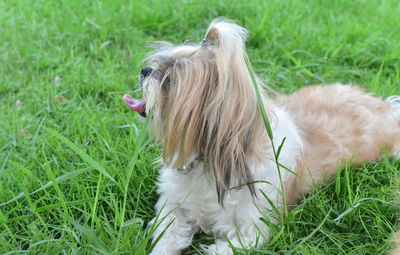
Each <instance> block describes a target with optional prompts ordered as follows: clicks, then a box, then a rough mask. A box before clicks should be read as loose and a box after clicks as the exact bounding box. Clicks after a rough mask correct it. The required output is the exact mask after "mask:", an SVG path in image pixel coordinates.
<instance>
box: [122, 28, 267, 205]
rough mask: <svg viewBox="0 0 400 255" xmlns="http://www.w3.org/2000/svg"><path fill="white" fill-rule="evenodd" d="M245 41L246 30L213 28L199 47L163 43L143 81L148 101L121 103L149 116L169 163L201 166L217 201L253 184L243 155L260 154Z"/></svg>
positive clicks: (256, 110)
mask: <svg viewBox="0 0 400 255" xmlns="http://www.w3.org/2000/svg"><path fill="white" fill-rule="evenodd" d="M245 39H246V31H245V30H244V29H243V28H241V27H239V26H237V25H233V24H229V25H226V23H218V22H216V23H215V26H213V24H211V26H210V28H209V29H208V31H207V34H206V37H205V40H203V42H202V43H201V44H200V45H194V46H192V45H182V46H172V45H170V44H166V43H164V44H161V45H160V46H158V49H157V50H155V51H154V52H153V53H151V54H150V55H149V56H148V57H147V58H146V61H147V62H148V63H149V66H146V67H144V68H143V70H142V73H141V75H140V84H141V86H142V88H143V95H144V98H143V99H140V100H136V99H133V98H131V97H129V96H125V97H124V100H125V103H126V104H127V105H128V106H129V107H130V108H131V109H133V110H135V111H137V112H139V113H140V114H141V115H142V116H146V115H149V116H150V118H151V119H150V123H149V130H150V132H151V133H152V135H153V136H154V137H155V138H156V139H157V140H158V141H159V142H160V143H161V144H162V146H163V152H164V154H163V156H164V162H165V163H166V164H171V165H173V166H174V167H176V168H180V167H183V166H184V165H185V164H187V163H190V162H189V161H190V160H191V159H193V157H199V158H201V159H202V160H203V161H204V164H205V168H206V169H207V170H208V172H210V173H212V174H213V175H214V176H215V177H216V182H217V183H216V184H217V191H218V194H219V199H220V201H222V198H223V197H224V194H225V191H226V190H228V189H229V188H230V187H232V186H236V185H241V184H244V183H248V182H251V181H252V180H251V175H250V173H249V169H248V165H247V160H246V155H247V154H248V152H249V151H254V150H256V149H257V148H255V146H254V145H255V144H256V143H255V140H256V137H257V134H259V132H262V130H263V125H262V121H261V117H260V114H259V108H258V106H257V98H256V94H255V90H254V87H253V83H252V80H251V77H250V74H249V70H248V68H247V66H246V62H245V61H246V60H245V59H246V58H247V55H246V53H245V51H244V41H245ZM259 137H261V136H259ZM252 154H254V153H252ZM249 187H250V190H251V191H252V192H253V188H252V186H251V185H250V186H249Z"/></svg>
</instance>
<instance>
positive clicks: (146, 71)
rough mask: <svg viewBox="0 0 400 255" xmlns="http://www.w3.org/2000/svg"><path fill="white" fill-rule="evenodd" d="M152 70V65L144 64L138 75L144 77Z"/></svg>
mask: <svg viewBox="0 0 400 255" xmlns="http://www.w3.org/2000/svg"><path fill="white" fill-rule="evenodd" d="M152 71H153V67H151V66H145V67H143V69H142V72H141V73H140V75H143V77H144V78H146V77H147V76H148V75H149V74H150V73H151V72H152Z"/></svg>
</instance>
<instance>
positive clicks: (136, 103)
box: [123, 94, 146, 112]
mask: <svg viewBox="0 0 400 255" xmlns="http://www.w3.org/2000/svg"><path fill="white" fill-rule="evenodd" d="M123 99H124V102H125V104H126V105H127V106H128V107H129V108H131V109H132V110H134V111H135V112H145V111H146V101H145V100H144V98H142V99H134V98H133V97H131V96H130V95H128V94H125V95H124V97H123Z"/></svg>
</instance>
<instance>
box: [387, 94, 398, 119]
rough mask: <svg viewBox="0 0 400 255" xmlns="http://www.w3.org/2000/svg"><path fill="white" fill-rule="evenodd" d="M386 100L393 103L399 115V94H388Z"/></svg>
mask: <svg viewBox="0 0 400 255" xmlns="http://www.w3.org/2000/svg"><path fill="white" fill-rule="evenodd" d="M386 101H388V102H389V103H390V104H392V105H393V107H394V108H395V109H396V111H397V114H399V117H400V96H397V95H396V96H390V97H388V98H386Z"/></svg>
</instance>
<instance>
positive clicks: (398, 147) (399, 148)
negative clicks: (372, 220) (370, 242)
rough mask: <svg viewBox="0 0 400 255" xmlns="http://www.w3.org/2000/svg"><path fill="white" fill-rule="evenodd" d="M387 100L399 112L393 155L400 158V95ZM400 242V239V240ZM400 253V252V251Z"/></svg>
mask: <svg viewBox="0 0 400 255" xmlns="http://www.w3.org/2000/svg"><path fill="white" fill-rule="evenodd" d="M386 101H387V102H389V103H390V104H391V105H392V106H393V108H394V109H395V111H396V113H397V123H398V124H397V130H395V131H396V133H398V134H399V135H397V139H396V140H397V141H396V142H395V146H394V149H393V152H392V155H393V156H394V157H395V158H397V159H400V138H399V137H400V95H396V96H390V97H388V98H387V99H386ZM399 242H400V241H399ZM399 254H400V253H399Z"/></svg>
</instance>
